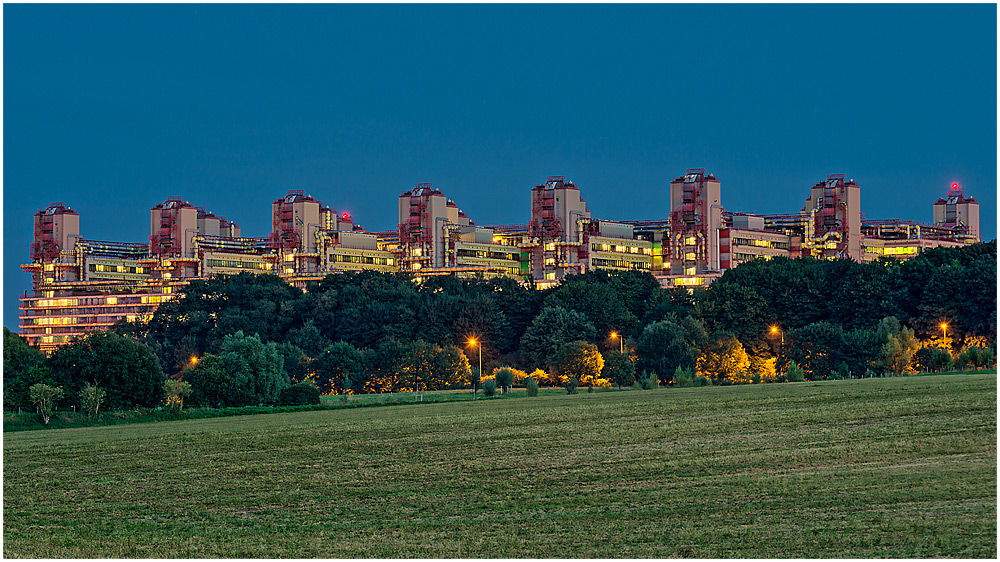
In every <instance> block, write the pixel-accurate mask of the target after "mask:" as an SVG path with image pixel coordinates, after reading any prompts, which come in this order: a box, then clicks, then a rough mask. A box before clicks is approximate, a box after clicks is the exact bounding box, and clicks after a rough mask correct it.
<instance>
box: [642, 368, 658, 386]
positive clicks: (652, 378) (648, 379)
mask: <svg viewBox="0 0 1000 562" xmlns="http://www.w3.org/2000/svg"><path fill="white" fill-rule="evenodd" d="M659 386H660V378H659V377H658V376H657V375H656V373H651V372H647V371H643V372H642V376H641V377H639V388H641V389H643V390H652V389H654V388H657V387H659Z"/></svg>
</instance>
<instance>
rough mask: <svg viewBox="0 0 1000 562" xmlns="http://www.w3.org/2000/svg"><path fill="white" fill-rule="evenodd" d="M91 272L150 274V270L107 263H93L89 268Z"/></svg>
mask: <svg viewBox="0 0 1000 562" xmlns="http://www.w3.org/2000/svg"><path fill="white" fill-rule="evenodd" d="M87 269H88V270H90V271H101V272H104V273H135V274H137V275H138V274H142V275H144V274H146V273H149V268H146V267H138V266H132V265H111V264H107V263H92V264H90V265H88V266H87Z"/></svg>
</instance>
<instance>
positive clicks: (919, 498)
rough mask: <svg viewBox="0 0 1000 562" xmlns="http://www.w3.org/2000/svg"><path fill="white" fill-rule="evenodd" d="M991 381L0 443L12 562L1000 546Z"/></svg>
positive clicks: (935, 550)
mask: <svg viewBox="0 0 1000 562" xmlns="http://www.w3.org/2000/svg"><path fill="white" fill-rule="evenodd" d="M996 396H997V385H996V375H950V376H940V377H920V378H892V379H868V380H855V381H831V382H823V383H797V384H781V385H754V386H737V387H710V388H694V389H661V390H652V391H631V392H608V393H594V394H587V393H585V392H584V393H582V394H578V395H574V396H567V395H549V396H542V397H538V398H530V399H528V398H522V399H509V400H492V401H491V400H483V401H478V402H471V401H456V402H448V403H437V404H426V405H416V406H408V407H389V408H362V409H345V410H327V411H317V412H301V413H290V414H274V415H264V416H247V417H230V418H217V419H207V420H190V421H177V422H169V423H156V424H135V425H122V426H108V427H93V428H82V429H65V430H57V431H26V432H18V433H8V434H5V435H4V467H3V469H4V474H3V485H4V512H3V526H4V536H3V538H4V541H3V554H4V556H5V557H94V556H101V557H146V556H155V557H195V556H196V557H249V558H258V557H338V558H347V557H541V558H549V557H663V558H681V557H699V558H731V557H740V558H747V557H751V558H757V557H764V558H767V557H969V558H995V557H996V554H997V543H996V540H997V527H996V515H997V514H996V506H997V480H996V470H997V465H996V459H997V450H996V446H997V427H996V411H997V403H996Z"/></svg>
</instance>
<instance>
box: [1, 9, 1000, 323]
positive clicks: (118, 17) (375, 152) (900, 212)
mask: <svg viewBox="0 0 1000 562" xmlns="http://www.w3.org/2000/svg"><path fill="white" fill-rule="evenodd" d="M996 10H997V7H996V5H992V4H980V5H964V6H954V5H890V6H885V5H763V6H749V5H696V6H687V5H640V6H621V5H610V6H597V5H582V6H580V5H576V6H559V5H556V6H538V5H500V6H478V5H473V6H456V5H439V6H411V5H402V6H400V5H370V6H347V5H298V6H293V5H271V6H265V5H209V6H194V5H167V6H156V5H136V6H125V5H110V6H83V5H52V6H45V5H16V4H15V5H10V4H8V5H5V6H4V7H3V15H4V20H5V21H4V28H3V31H4V38H3V47H4V59H3V62H4V91H3V93H4V108H3V109H4V113H3V116H4V141H5V142H4V154H3V156H4V160H3V163H4V178H3V179H4V195H3V205H4V209H3V219H4V225H3V233H4V242H3V251H4V260H3V261H4V273H3V279H4V289H3V298H4V307H3V314H4V317H3V323H4V325H5V326H8V327H12V328H13V327H14V326H16V323H17V320H16V318H17V297H18V296H19V294H20V293H21V292H22V291H24V290H25V289H28V288H29V287H30V278H29V276H28V274H26V273H23V272H22V271H21V270H20V269H19V268H18V265H19V264H21V263H26V262H27V261H28V245H29V243H30V241H31V229H32V222H31V221H32V215H33V214H34V212H36V211H37V210H39V209H42V208H44V207H45V206H46V205H47V204H48V203H50V202H53V201H65V202H66V203H68V204H69V205H70V206H71V207H73V208H75V209H76V210H77V211H78V212H79V213H80V215H81V230H82V234H83V236H85V237H87V238H91V239H98V240H121V241H135V242H141V241H145V240H146V239H147V237H148V236H149V231H148V230H149V208H150V207H152V206H153V205H155V204H156V203H158V202H161V201H163V200H164V199H165V198H166V197H167V196H171V195H180V196H182V197H184V198H185V199H187V200H189V201H191V202H192V203H193V204H195V205H198V206H207V208H208V209H209V210H211V211H213V212H215V213H216V214H220V215H225V216H227V217H228V218H229V219H231V220H236V221H237V222H238V223H239V224H240V225H241V226H242V227H243V234H244V235H246V236H265V235H267V233H268V232H269V229H270V203H271V201H273V200H274V199H275V198H276V197H278V196H281V195H284V194H285V193H286V191H287V190H289V189H304V190H305V191H306V192H307V193H309V194H312V195H313V196H315V197H317V198H319V199H321V200H323V201H324V202H326V203H327V204H329V205H331V206H332V207H333V208H334V209H337V210H338V211H348V212H350V213H351V214H352V215H354V217H355V220H356V221H357V222H358V223H360V224H361V225H363V226H364V227H365V228H367V229H368V230H373V231H376V230H388V229H390V228H394V226H395V223H396V212H397V211H396V197H397V196H398V195H399V194H400V193H401V192H402V191H404V190H406V189H408V188H410V187H412V186H413V184H414V183H417V182H432V183H433V184H434V186H435V187H439V188H440V189H442V190H443V191H444V192H445V194H447V195H448V197H449V198H451V199H455V200H456V201H457V203H458V205H459V207H460V208H462V209H463V210H465V211H466V213H468V214H469V216H470V217H471V218H472V219H473V220H475V221H476V222H478V223H479V224H497V223H524V222H527V221H528V220H529V211H530V205H529V198H528V197H529V195H528V192H529V190H530V189H531V187H532V186H534V185H535V184H536V183H540V182H542V181H544V180H545V177H546V176H548V175H565V176H567V177H568V179H571V180H573V181H574V182H576V184H577V185H578V186H579V187H580V188H581V189H582V193H583V197H584V198H585V199H586V200H587V202H588V204H589V207H590V210H591V212H592V214H593V215H594V216H595V217H598V218H608V219H652V218H663V217H666V216H667V214H668V212H669V200H668V188H669V181H670V179H671V178H674V177H676V176H678V175H682V174H683V173H684V170H685V169H686V168H693V167H704V168H706V169H707V170H708V171H710V172H713V173H715V174H716V175H717V176H718V178H719V179H720V181H721V182H722V202H723V204H724V205H725V207H726V208H727V209H728V210H731V211H743V212H758V213H779V212H795V211H797V210H799V209H800V208H801V207H802V204H803V200H804V199H805V197H806V195H807V194H808V189H809V187H810V186H811V185H812V184H814V183H815V182H817V181H821V180H823V179H825V178H826V175H827V174H830V173H845V174H847V176H848V178H854V179H855V180H857V182H858V183H859V185H860V186H861V190H862V211H863V212H864V213H865V214H866V215H867V216H868V218H905V219H911V220H917V221H922V222H930V221H931V220H932V214H931V213H932V211H931V205H932V204H933V203H934V201H935V200H936V198H937V197H940V196H943V195H944V193H945V191H946V189H947V186H948V185H950V183H951V182H952V181H957V182H959V183H961V184H963V186H964V187H965V190H966V194H967V195H972V196H974V197H976V198H977V199H978V200H979V202H980V204H981V205H980V211H981V215H982V234H983V238H984V240H990V239H993V238H995V237H996V217H997V206H996V202H997V198H996V194H997V181H996V180H997V145H996V142H997V129H996V124H997V113H996V108H997V91H996V84H997V74H996V69H997V59H996V52H997V50H996V47H997V36H996V22H997V12H996Z"/></svg>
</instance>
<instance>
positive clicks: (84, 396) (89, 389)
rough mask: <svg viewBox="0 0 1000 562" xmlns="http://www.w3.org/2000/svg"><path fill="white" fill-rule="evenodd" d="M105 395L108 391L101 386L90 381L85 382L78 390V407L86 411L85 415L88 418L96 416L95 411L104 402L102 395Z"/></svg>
mask: <svg viewBox="0 0 1000 562" xmlns="http://www.w3.org/2000/svg"><path fill="white" fill-rule="evenodd" d="M107 395H108V393H107V392H105V391H104V389H103V388H99V387H97V386H94V385H92V384H90V383H87V384H85V385H84V386H83V390H81V391H80V409H81V410H83V411H84V412H87V416H88V417H90V418H95V417H97V411H98V410H100V409H101V404H103V403H104V397H105V396H107Z"/></svg>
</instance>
